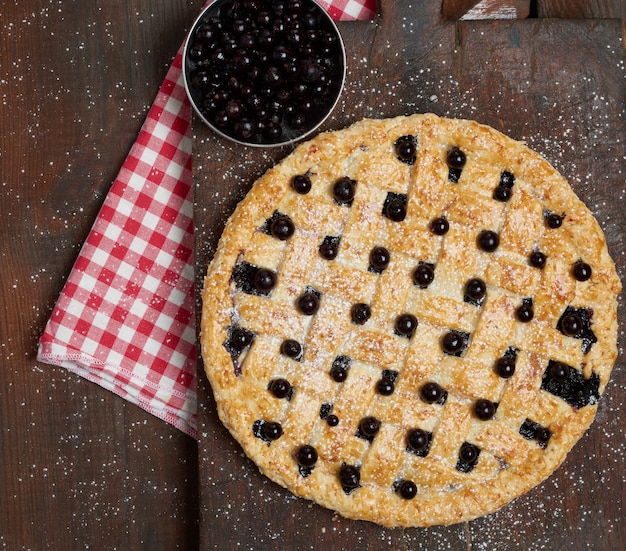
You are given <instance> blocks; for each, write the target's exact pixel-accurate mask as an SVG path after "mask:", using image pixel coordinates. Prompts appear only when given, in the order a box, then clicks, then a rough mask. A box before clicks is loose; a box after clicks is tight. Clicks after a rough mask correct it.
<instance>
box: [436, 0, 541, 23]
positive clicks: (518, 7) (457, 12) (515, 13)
mask: <svg viewBox="0 0 626 551" xmlns="http://www.w3.org/2000/svg"><path fill="white" fill-rule="evenodd" d="M529 13H530V0H480V1H479V2H473V1H471V2H467V1H460V0H443V2H442V5H441V14H442V16H443V18H444V19H449V20H457V19H459V20H461V19H462V20H475V19H525V18H526V17H528V15H529Z"/></svg>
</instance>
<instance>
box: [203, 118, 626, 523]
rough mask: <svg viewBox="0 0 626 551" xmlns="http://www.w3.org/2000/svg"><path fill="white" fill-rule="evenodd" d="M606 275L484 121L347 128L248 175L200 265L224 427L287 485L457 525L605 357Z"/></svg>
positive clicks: (573, 424)
mask: <svg viewBox="0 0 626 551" xmlns="http://www.w3.org/2000/svg"><path fill="white" fill-rule="evenodd" d="M620 289H621V284H620V281H619V279H618V277H617V275H616V272H615V268H614V265H613V262H612V260H611V259H610V257H609V255H608V253H607V248H606V243H605V239H604V235H603V233H602V231H601V229H600V227H599V226H598V224H597V222H596V220H595V219H594V218H593V216H592V214H591V213H590V211H589V210H588V209H587V208H586V207H585V206H584V205H583V204H582V203H581V201H580V200H579V199H578V198H577V197H576V196H575V194H574V193H573V191H572V190H571V188H570V186H569V185H568V183H567V182H566V180H565V179H564V178H563V177H562V176H560V175H559V174H558V173H557V171H556V170H555V169H554V168H552V167H551V166H550V165H549V164H548V162H546V161H545V160H544V159H543V158H542V157H540V156H539V155H538V154H536V153H535V152H533V151H531V150H530V149H528V148H527V147H526V146H525V145H523V144H522V143H519V142H516V141H514V140H512V139H510V138H508V137H506V136H504V135H502V134H501V133H499V132H497V131H495V130H493V129H492V128H489V127H487V126H484V125H480V124H478V123H476V122H473V121H466V120H449V119H442V118H439V117H436V116H434V115H413V116H409V117H399V118H394V119H387V120H363V121H361V122H358V123H356V124H354V125H353V126H351V127H349V128H347V129H344V130H341V131H337V132H332V133H325V134H321V135H319V136H318V137H316V138H315V139H313V140H311V141H309V142H307V143H304V144H302V145H300V146H299V147H297V148H296V149H295V150H294V152H293V153H292V154H290V155H289V156H287V157H286V158H285V159H284V160H283V161H282V162H280V163H279V164H278V165H277V166H275V167H274V168H272V169H271V170H269V171H268V172H267V173H266V174H265V175H264V176H263V177H261V178H260V179H259V180H258V181H257V182H256V183H255V184H254V186H253V188H252V190H251V191H250V193H249V194H248V195H247V196H246V198H245V199H244V200H243V201H242V202H241V203H240V204H239V205H238V207H237V208H236V210H235V212H234V214H233V215H232V217H231V218H230V220H229V222H228V224H227V226H226V228H225V230H224V233H223V236H222V238H221V241H220V243H219V247H218V250H217V253H216V255H215V257H214V259H213V261H212V263H211V265H210V267H209V270H208V273H207V276H206V280H205V286H204V292H203V297H202V298H203V311H202V327H201V345H202V355H203V359H204V363H205V369H206V373H207V375H208V378H209V381H210V383H211V386H212V389H213V392H214V394H215V399H216V402H217V408H218V412H219V416H220V419H221V420H222V422H223V423H224V425H225V426H226V427H227V428H228V429H229V430H230V432H231V433H232V434H233V436H234V437H235V438H236V439H237V440H238V441H239V443H240V444H241V446H242V447H243V449H244V450H245V452H246V454H247V455H248V456H249V457H250V458H252V460H253V461H254V462H255V463H256V464H257V465H258V466H259V468H260V469H261V471H262V472H263V473H264V474H265V475H267V476H268V477H269V478H270V479H272V480H274V481H275V482H277V483H278V484H281V485H283V486H285V487H287V488H288V489H289V490H290V491H291V492H293V493H294V494H296V495H298V496H302V497H305V498H308V499H311V500H314V501H315V502H317V503H319V504H321V505H323V506H325V507H328V508H330V509H333V510H335V511H337V512H339V513H340V514H341V515H344V516H346V517H350V518H355V519H365V520H370V521H373V522H377V523H380V524H383V525H387V526H428V525H433V524H449V523H455V522H460V521H464V520H468V519H472V518H475V517H477V516H480V515H483V514H487V513H490V512H492V511H495V510H496V509H498V508H499V507H501V506H503V505H504V504H506V503H507V502H509V501H510V500H511V499H513V498H515V497H517V496H519V495H520V494H522V493H524V492H526V491H527V490H529V489H530V488H532V487H533V486H535V485H537V484H538V483H540V482H541V481H542V480H544V479H545V478H546V477H547V476H548V475H550V474H551V473H552V472H553V471H554V470H555V469H556V468H557V467H558V465H559V464H560V463H561V462H562V461H563V459H564V457H565V455H566V453H567V452H568V451H569V450H570V448H571V447H572V446H573V445H574V444H575V442H576V441H577V440H578V439H579V438H580V437H581V436H582V435H583V433H584V431H585V430H586V429H587V428H588V427H589V425H590V423H591V422H592V420H593V417H594V414H595V412H596V409H597V403H598V399H599V397H600V395H601V394H602V393H603V391H604V389H605V386H606V384H607V382H608V379H609V375H610V372H611V369H612V366H613V363H614V361H615V358H616V355H617V351H616V333H617V321H616V319H617V315H616V295H617V294H618V293H619V292H620Z"/></svg>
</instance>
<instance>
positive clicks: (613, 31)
mask: <svg viewBox="0 0 626 551" xmlns="http://www.w3.org/2000/svg"><path fill="white" fill-rule="evenodd" d="M440 7H441V5H440V3H439V2H435V1H433V2H420V3H411V4H410V5H409V3H404V2H392V1H389V2H387V1H383V2H381V3H380V10H379V11H380V14H381V15H380V18H379V19H378V20H377V21H376V22H374V23H356V24H354V23H346V24H343V25H341V31H342V33H343V34H344V37H345V39H346V46H347V51H348V60H349V78H348V83H347V85H346V89H345V91H344V94H343V97H342V99H341V102H340V105H339V107H338V109H337V110H336V112H335V113H334V114H333V117H332V118H331V119H330V120H329V121H328V122H327V123H326V125H325V128H331V129H332V128H339V127H341V126H344V125H346V124H349V123H350V122H354V121H356V120H358V119H360V118H362V117H363V116H368V117H387V116H394V115H399V114H403V113H412V112H427V111H432V112H435V113H437V114H440V115H445V116H452V117H465V118H474V119H478V120H480V121H481V122H485V123H487V124H490V125H492V126H494V127H495V128H497V129H499V130H502V131H504V132H506V133H507V134H509V135H510V136H512V137H514V138H517V139H521V140H526V141H527V142H528V143H529V145H530V146H531V147H533V148H534V149H536V150H537V151H539V152H540V153H542V154H544V155H545V156H546V157H547V158H548V159H549V160H550V161H551V162H553V163H554V164H555V166H556V167H557V168H558V169H560V170H561V171H562V172H563V173H564V174H565V175H566V176H567V177H568V178H569V179H570V180H571V183H572V185H573V187H574V189H575V190H576V192H577V193H578V194H579V195H580V196H581V198H582V199H583V200H584V201H586V203H587V204H588V205H589V206H590V208H591V209H592V210H593V212H594V213H595V214H596V215H597V216H598V218H599V220H600V221H601V223H602V224H603V227H604V228H605V230H606V234H607V239H608V242H609V247H610V249H611V252H612V253H613V254H614V256H615V257H616V260H617V261H618V269H619V270H620V273H624V272H625V270H626V266H625V265H624V262H625V259H624V255H623V251H624V250H625V243H624V240H625V236H624V227H626V220H625V218H624V217H625V214H624V209H623V207H622V206H621V204H620V198H621V200H622V202H623V196H624V185H623V177H621V176H620V172H621V171H622V170H623V162H622V161H620V160H621V159H623V156H624V144H623V140H622V139H621V136H623V131H624V125H623V122H622V121H623V115H624V108H625V106H624V94H623V82H622V79H621V78H620V76H619V74H618V72H617V70H616V68H617V67H619V66H620V63H621V59H622V55H623V51H622V48H621V43H620V39H621V30H620V23H619V21H603V22H597V21H579V22H571V21H547V20H537V19H535V20H533V21H530V20H527V21H515V22H495V21H482V22H473V21H472V22H460V23H458V22H457V23H454V22H445V21H442V19H441V12H440ZM568 75H569V76H568ZM194 132H195V136H196V139H195V148H196V149H195V160H196V166H195V175H194V180H195V185H196V201H197V205H196V214H197V219H196V220H197V228H198V233H197V241H196V243H197V255H198V257H197V261H198V289H200V286H201V283H202V275H203V273H204V270H205V269H206V264H207V262H208V261H209V260H210V258H211V256H212V254H213V251H214V250H215V246H216V244H217V240H218V238H219V234H220V232H221V229H222V227H223V224H224V221H225V220H226V218H227V216H228V215H229V214H230V213H231V212H232V210H233V209H234V207H235V205H236V203H237V201H238V200H239V199H240V198H241V197H243V195H244V194H245V192H246V191H247V190H248V189H249V187H250V185H251V184H252V181H253V180H254V179H255V177H256V176H258V175H260V174H261V173H263V172H264V171H265V169H266V168H267V167H268V166H270V165H271V164H272V163H273V162H274V160H276V159H278V158H281V157H282V156H284V155H285V154H286V153H288V150H264V151H259V150H250V149H246V148H243V147H238V146H234V145H232V144H229V143H226V142H224V141H222V140H220V139H218V138H217V137H216V136H214V135H213V134H211V132H210V131H209V130H208V129H206V128H205V127H203V126H202V125H200V124H196V125H195V127H194ZM619 315H620V323H621V324H622V327H623V324H624V320H625V311H624V307H623V306H621V308H620V314H619ZM614 373H615V375H614V379H613V382H612V384H611V385H610V387H609V389H608V391H607V394H606V395H605V398H604V399H603V401H602V403H601V407H600V412H599V420H598V422H597V423H596V424H595V425H594V426H593V428H592V429H591V430H590V431H589V434H588V435H586V436H585V438H584V439H583V441H582V442H581V443H580V444H579V445H578V446H576V447H575V449H574V450H573V452H572V453H571V454H570V456H569V457H568V459H567V462H566V463H565V465H564V466H563V467H562V468H561V469H560V470H559V471H558V472H557V473H556V474H555V475H554V476H553V477H552V478H551V479H550V480H549V481H547V482H545V483H544V484H542V485H540V486H539V487H537V488H535V489H534V490H533V491H531V492H530V493H529V494H527V495H526V496H523V497H521V498H519V499H518V500H516V501H515V502H513V503H512V504H511V505H509V506H508V507H506V508H504V509H503V510H502V511H500V512H498V513H496V514H494V515H491V516H489V517H486V518H484V519H479V520H476V521H473V522H470V523H465V524H462V525H457V526H451V527H436V528H431V529H425V530H386V529H383V528H379V527H376V526H373V525H370V524H367V523H362V522H354V521H346V520H344V519H340V518H336V517H335V516H334V515H333V514H332V513H331V512H329V511H326V510H324V509H322V508H320V507H317V506H312V505H310V504H309V503H307V502H304V501H302V500H298V499H295V498H293V497H291V496H290V494H288V493H287V492H286V491H284V490H283V489H282V488H279V487H278V486H276V485H275V484H273V483H271V482H268V481H267V480H266V479H265V478H264V477H263V476H261V475H260V474H259V473H258V471H257V469H256V468H255V467H254V465H252V464H251V462H250V461H249V460H247V459H246V458H245V457H244V456H243V454H242V452H241V449H240V447H239V446H238V445H237V444H236V443H235V442H234V441H233V440H232V439H231V438H230V437H229V435H228V434H227V432H226V430H225V429H224V428H223V427H222V426H221V424H220V423H219V421H218V419H217V416H216V412H215V406H214V403H213V401H212V398H211V392H210V388H209V386H208V383H207V381H206V378H205V377H204V376H203V375H202V373H201V374H200V381H201V395H202V408H201V423H202V429H201V430H202V436H201V439H200V442H199V455H200V459H199V470H200V479H201V481H202V485H201V491H200V515H201V516H200V524H201V548H203V549H221V548H230V547H233V546H234V545H235V544H236V543H237V544H239V545H240V546H241V547H243V548H253V549H284V548H286V546H287V547H288V544H287V543H286V542H289V545H294V546H296V547H297V548H300V549H325V548H329V549H341V548H347V547H348V546H359V547H362V548H365V549H387V548H389V549H451V550H453V551H454V550H458V551H461V550H467V549H498V550H504V549H507V550H518V549H519V550H521V549H524V550H539V549H564V548H567V549H571V550H573V551H582V550H583V549H588V548H597V549H619V548H620V545H621V542H623V541H626V532H625V530H626V528H625V527H624V525H623V522H621V519H622V518H623V516H624V511H623V509H622V505H621V503H623V502H624V497H626V496H625V492H626V487H625V485H624V482H623V477H622V473H623V471H624V469H625V468H626V464H625V462H626V458H625V457H624V455H623V452H622V451H621V444H620V435H621V434H623V431H624V429H625V428H626V420H625V419H624V416H623V413H622V412H621V409H620V403H621V398H620V396H619V392H618V390H619V388H622V387H623V386H624V383H625V381H624V377H625V376H626V375H625V371H624V361H623V359H622V360H620V361H619V362H618V364H617V365H616V369H615V372H614Z"/></svg>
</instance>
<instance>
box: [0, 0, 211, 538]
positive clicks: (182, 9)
mask: <svg viewBox="0 0 626 551" xmlns="http://www.w3.org/2000/svg"><path fill="white" fill-rule="evenodd" d="M200 5H201V2H199V1H195V2H193V1H192V2H182V3H181V2H178V3H173V2H169V1H167V0H150V1H148V0H130V1H128V2H112V3H111V2H109V3H101V2H95V1H93V0H86V1H84V2H79V3H72V4H71V5H70V4H69V3H56V4H54V5H52V4H45V3H36V5H35V4H33V3H30V4H29V5H26V4H25V3H23V2H19V3H16V2H8V3H5V5H3V7H2V9H1V10H0V11H1V12H2V13H1V16H0V56H1V57H0V96H1V101H0V120H1V121H2V123H1V128H2V131H1V132H0V152H1V153H0V212H2V214H1V215H0V258H1V259H2V269H0V300H1V302H2V304H3V309H2V312H3V313H2V315H1V316H0V360H1V364H2V369H0V547H2V548H4V549H77V550H78V549H86V548H91V549H128V550H132V549H155V550H156V549H159V550H161V549H194V548H197V541H198V531H197V467H196V466H197V446H196V443H195V442H194V441H193V440H192V439H191V438H189V437H187V436H184V435H183V434H182V433H180V432H179V431H177V430H176V429H174V428H171V427H170V426H168V425H167V424H165V423H164V422H162V421H160V420H157V419H156V418H154V417H153V416H152V415H150V414H149V413H146V412H144V411H143V410H140V409H139V408H137V407H135V406H132V405H129V404H127V403H126V402H125V401H123V400H122V399H121V398H119V397H117V396H115V395H113V394H112V393H110V392H108V391H105V390H103V389H101V388H100V387H98V386H97V385H94V384H93V383H90V382H87V381H85V380H83V379H81V378H80V377H78V376H76V375H73V374H71V373H69V372H67V371H66V370H64V369H61V368H56V367H52V366H47V365H44V364H39V363H37V361H36V359H35V354H36V344H37V340H38V338H39V335H40V334H41V331H42V330H43V326H44V324H45V322H46V320H47V318H48V315H49V314H50V311H51V308H52V306H53V304H54V302H55V300H56V297H57V296H58V294H59V292H60V291H61V288H62V286H63V283H64V281H65V278H66V276H67V274H68V273H69V270H70V268H71V266H72V264H73V262H74V259H75V258H76V255H77V253H78V250H79V248H80V246H81V244H82V241H83V240H84V238H85V236H86V235H87V232H88V231H89V229H90V227H91V225H92V223H93V220H94V218H95V216H96V214H97V212H98V209H99V208H100V205H101V204H102V200H103V198H104V196H105V194H106V192H107V190H108V188H109V186H110V184H111V181H112V180H113V178H114V177H115V175H116V174H117V171H118V169H119V167H120V165H121V163H122V161H123V159H124V157H125V156H126V153H127V152H128V149H129V147H130V145H131V144H132V142H133V140H134V137H135V136H136V134H137V132H138V130H139V127H140V125H141V123H142V122H143V119H144V117H145V114H146V111H147V108H148V106H149V105H150V104H151V102H152V100H153V98H154V96H155V94H156V92H157V90H158V87H159V85H160V83H161V81H162V79H163V77H164V76H165V73H166V71H167V68H168V66H169V63H170V62H171V60H172V58H173V55H174V53H175V52H176V50H177V49H178V47H179V46H180V44H181V43H182V40H183V38H184V36H185V32H186V31H185V29H186V28H187V27H188V26H189V25H190V23H191V20H192V18H193V17H194V16H195V14H196V12H197V11H198V10H199V7H200Z"/></svg>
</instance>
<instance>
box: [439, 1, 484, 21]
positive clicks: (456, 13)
mask: <svg viewBox="0 0 626 551" xmlns="http://www.w3.org/2000/svg"><path fill="white" fill-rule="evenodd" d="M479 3H480V0H443V1H442V2H441V15H442V17H443V18H444V19H450V20H456V19H461V17H463V16H464V15H465V14H466V13H467V12H468V11H470V10H471V9H472V8H473V7H474V6H475V5H476V4H479Z"/></svg>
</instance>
